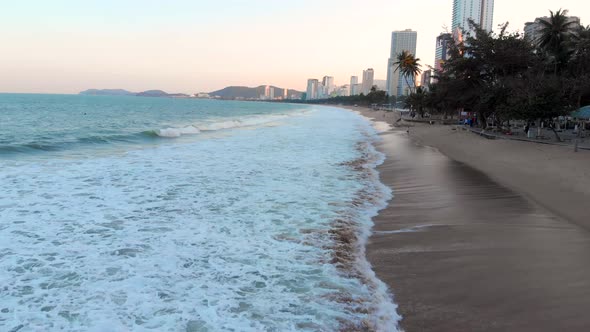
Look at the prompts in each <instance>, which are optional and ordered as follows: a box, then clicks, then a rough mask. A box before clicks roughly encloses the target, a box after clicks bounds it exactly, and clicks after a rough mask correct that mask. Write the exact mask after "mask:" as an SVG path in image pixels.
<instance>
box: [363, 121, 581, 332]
mask: <svg viewBox="0 0 590 332" xmlns="http://www.w3.org/2000/svg"><path fill="white" fill-rule="evenodd" d="M382 137H383V142H381V143H380V144H379V145H378V148H379V149H380V150H381V151H382V152H384V153H385V154H386V155H387V159H386V161H385V163H384V164H383V165H381V166H380V168H379V171H380V174H381V180H382V182H384V183H385V184H386V185H388V186H390V187H391V188H392V189H393V191H394V198H393V200H392V201H391V202H390V204H389V206H388V208H386V209H385V210H383V211H381V213H380V215H379V216H378V217H376V218H375V228H374V235H373V236H372V238H371V240H370V243H369V246H368V250H367V256H368V259H369V260H370V262H371V264H372V265H373V268H374V270H375V271H376V273H377V275H378V276H379V277H380V278H381V280H383V281H384V282H386V283H387V284H388V285H389V287H390V289H391V291H392V292H393V294H394V300H395V302H396V303H397V304H398V305H399V309H398V311H399V313H400V314H401V315H402V316H403V320H402V323H401V325H402V328H403V329H404V330H405V331H406V332H414V331H445V332H446V331H449V332H460V331H470V332H475V331H525V332H526V331H531V332H532V331H535V332H539V331H590V314H589V312H588V311H589V310H590V232H589V231H588V230H586V229H583V228H581V227H579V226H576V225H575V224H573V223H570V222H568V221H567V220H564V219H562V218H560V217H557V216H555V215H552V214H551V213H550V212H548V211H547V210H545V209H543V208H542V207H540V206H538V205H536V204H535V203H533V202H531V201H529V200H527V199H526V198H524V196H521V195H519V194H518V193H516V192H514V191H511V190H509V189H507V188H505V187H503V186H501V185H499V184H498V183H496V182H494V181H492V180H491V179H490V178H489V177H488V176H486V175H485V174H483V173H481V172H479V171H477V170H475V169H473V168H470V167H468V166H466V165H465V164H462V163H459V162H456V161H453V160H451V159H450V158H448V157H446V156H444V155H443V154H441V153H440V152H439V151H438V150H436V149H434V148H430V147H425V146H421V145H419V144H417V143H415V142H414V141H413V140H411V139H410V138H408V137H407V134H406V133H405V132H399V131H398V132H395V131H394V132H388V133H385V134H383V135H382ZM539 181H543V179H539Z"/></svg>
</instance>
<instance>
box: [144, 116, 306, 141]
mask: <svg viewBox="0 0 590 332" xmlns="http://www.w3.org/2000/svg"><path fill="white" fill-rule="evenodd" d="M299 114H303V112H302V113H299ZM291 116H293V115H287V114H273V115H265V116H249V117H243V118H239V119H229V120H227V119H215V120H210V121H203V122H199V123H195V124H192V125H190V126H186V127H179V128H175V127H168V128H162V129H156V130H152V131H148V132H147V133H148V134H149V135H156V136H159V137H167V138H176V137H180V136H183V135H195V134H200V133H201V132H207V131H218V130H228V129H236V128H244V127H254V126H260V125H268V124H270V123H273V122H276V121H279V120H283V119H286V118H289V117H291Z"/></svg>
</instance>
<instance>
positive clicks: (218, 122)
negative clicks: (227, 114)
mask: <svg viewBox="0 0 590 332" xmlns="http://www.w3.org/2000/svg"><path fill="white" fill-rule="evenodd" d="M305 113H306V112H305V111H301V112H297V113H295V114H271V115H256V116H247V117H241V118H234V119H223V118H218V119H209V120H203V121H200V122H196V123H193V124H188V125H182V126H178V127H173V126H169V127H162V128H158V129H151V130H145V131H141V132H136V133H129V134H103V135H91V136H86V137H78V138H72V139H69V140H60V139H59V138H57V137H56V139H55V140H51V139H44V140H43V141H30V142H23V143H20V144H0V155H3V154H26V153H34V152H43V151H45V152H50V151H65V150H70V149H73V148H76V147H79V146H89V145H108V144H116V143H128V144H134V143H143V142H145V140H146V139H147V140H154V139H158V138H166V139H168V138H178V137H181V136H185V135H198V134H200V133H203V132H211V131H219V130H231V129H237V128H244V127H255V126H261V125H268V124H271V123H275V122H276V121H279V120H282V119H286V118H289V117H292V116H297V115H303V114H305Z"/></svg>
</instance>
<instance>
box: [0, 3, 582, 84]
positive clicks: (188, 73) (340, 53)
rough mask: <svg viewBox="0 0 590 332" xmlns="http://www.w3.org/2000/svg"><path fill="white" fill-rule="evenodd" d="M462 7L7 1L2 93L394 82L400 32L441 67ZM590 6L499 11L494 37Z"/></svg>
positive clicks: (1, 12)
mask: <svg viewBox="0 0 590 332" xmlns="http://www.w3.org/2000/svg"><path fill="white" fill-rule="evenodd" d="M452 6H453V0H415V1H406V0H362V1H361V0H354V1H352V0H215V1H213V0H211V1H201V0H51V1H47V0H37V1H34V0H19V1H14V0H0V92H19V93H20V92H22V93H77V92H79V91H81V90H85V89H88V88H122V89H127V90H131V91H143V90H149V89H162V90H165V91H167V92H171V93H172V92H182V93H196V92H209V91H214V90H217V89H221V88H223V87H225V86H229V85H243V86H258V85H264V84H269V85H275V86H279V87H283V88H284V87H287V88H293V89H298V90H304V89H305V86H306V82H307V79H308V78H318V79H321V78H322V77H323V76H325V75H328V76H333V77H334V78H335V83H336V84H339V85H342V84H347V83H348V81H349V79H350V76H351V75H356V76H361V77H362V70H363V69H366V68H373V69H374V70H375V78H376V79H385V78H386V66H387V58H388V56H389V49H390V42H391V32H392V31H394V30H403V29H413V30H416V31H418V49H417V52H416V53H417V57H419V58H420V59H421V60H422V61H421V62H422V64H424V65H432V64H433V62H434V50H435V40H436V36H437V35H438V34H439V33H440V32H442V31H444V29H445V27H450V25H451V13H452ZM559 8H564V9H569V11H570V15H574V16H579V17H580V18H581V20H582V24H584V25H588V24H590V17H588V16H590V1H581V0H560V1H557V0H495V10H494V26H497V25H498V24H499V23H502V22H507V21H508V22H510V30H513V31H516V30H520V31H522V29H523V27H524V23H525V22H527V21H532V20H534V19H535V17H538V16H545V15H547V14H548V13H549V9H553V10H557V9H559Z"/></svg>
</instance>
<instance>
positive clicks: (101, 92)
mask: <svg viewBox="0 0 590 332" xmlns="http://www.w3.org/2000/svg"><path fill="white" fill-rule="evenodd" d="M80 94H81V95H92V96H134V95H135V92H131V91H127V90H123V89H88V90H84V91H82V92H80Z"/></svg>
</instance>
